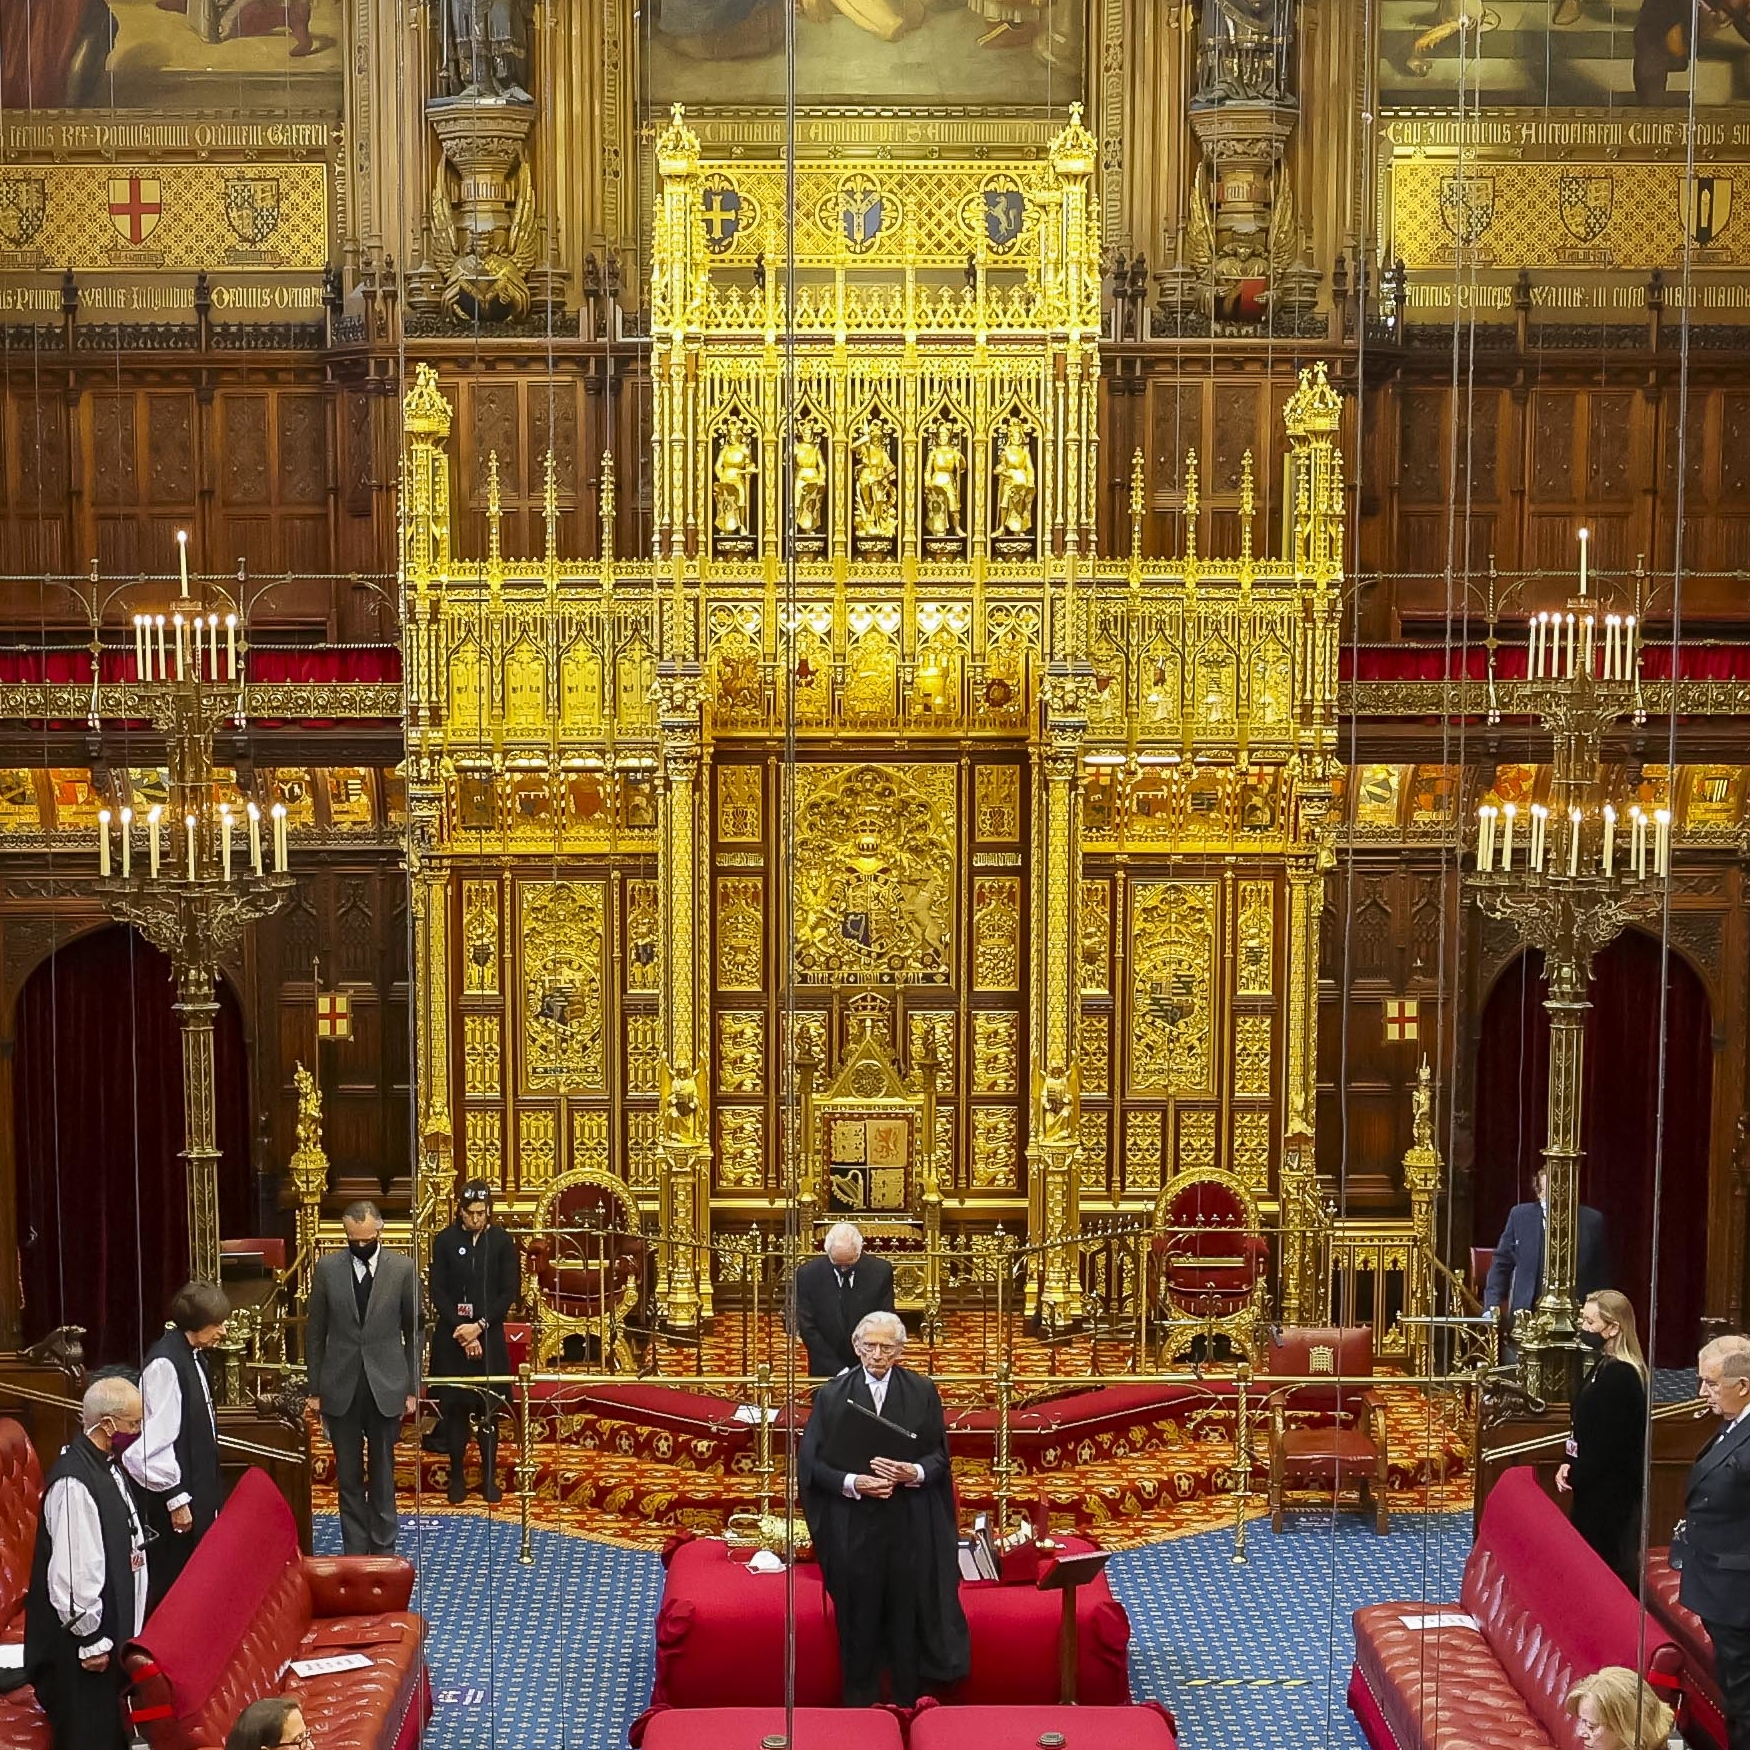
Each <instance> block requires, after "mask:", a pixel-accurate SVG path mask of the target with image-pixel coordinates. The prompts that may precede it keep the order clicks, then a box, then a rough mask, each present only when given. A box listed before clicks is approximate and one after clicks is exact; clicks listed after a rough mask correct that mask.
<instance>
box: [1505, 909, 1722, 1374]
mask: <svg viewBox="0 0 1750 1750" xmlns="http://www.w3.org/2000/svg"><path fill="white" fill-rule="evenodd" d="M1663 964H1664V969H1665V972H1666V976H1667V978H1668V994H1667V999H1666V1017H1665V1027H1666V1049H1665V1059H1664V1071H1665V1126H1664V1128H1665V1147H1664V1160H1663V1163H1662V1172H1663V1186H1664V1192H1663V1201H1662V1207H1661V1210H1660V1238H1659V1321H1658V1329H1657V1334H1656V1339H1655V1340H1656V1345H1657V1354H1656V1355H1655V1356H1654V1357H1653V1359H1654V1360H1655V1362H1656V1363H1657V1364H1658V1365H1659V1366H1661V1367H1680V1366H1689V1365H1692V1364H1693V1362H1694V1360H1695V1348H1696V1340H1697V1330H1698V1327H1699V1323H1700V1319H1701V1313H1702V1304H1703V1289H1704V1287H1705V1282H1704V1271H1703V1268H1702V1260H1701V1258H1700V1257H1699V1256H1698V1254H1697V1250H1696V1236H1697V1235H1698V1234H1701V1233H1704V1232H1705V1231H1706V1228H1707V1207H1708V1132H1709V1125H1710V1118H1711V1112H1712V1102H1713V1025H1712V1017H1711V1015H1710V1013H1709V1009H1708V1000H1707V991H1706V990H1705V988H1704V987H1703V985H1702V982H1701V980H1700V978H1698V977H1697V976H1696V974H1695V972H1694V971H1693V970H1691V968H1690V967H1689V966H1688V964H1687V963H1686V962H1685V961H1684V960H1682V959H1681V958H1680V957H1679V956H1678V955H1676V954H1675V953H1673V954H1672V955H1670V956H1669V958H1668V959H1667V960H1665V961H1664V963H1663ZM1660 971H1661V957H1660V950H1659V944H1658V942H1657V941H1656V940H1654V938H1653V937H1651V936H1648V935H1644V934H1643V933H1642V932H1640V931H1639V930H1629V931H1627V932H1625V933H1624V934H1623V935H1622V936H1619V937H1618V938H1617V940H1616V941H1615V942H1613V943H1612V944H1611V945H1610V946H1609V947H1608V948H1606V949H1605V950H1604V952H1603V953H1602V954H1600V955H1599V956H1598V958H1597V960H1596V961H1594V962H1593V980H1592V1005H1593V1006H1592V1012H1591V1014H1590V1015H1588V1016H1587V1025H1586V1061H1585V1117H1584V1120H1583V1125H1582V1132H1581V1146H1582V1148H1583V1149H1584V1150H1585V1158H1584V1159H1583V1160H1582V1161H1581V1163H1580V1196H1581V1199H1582V1200H1583V1201H1584V1202H1587V1203H1590V1204H1591V1205H1592V1206H1593V1207H1594V1208H1595V1209H1598V1210H1601V1211H1602V1212H1603V1215H1604V1223H1605V1231H1606V1234H1607V1235H1608V1238H1609V1242H1610V1255H1611V1260H1612V1263H1613V1265H1614V1268H1615V1272H1616V1279H1617V1280H1616V1286H1617V1287H1618V1288H1620V1289H1621V1290H1622V1291H1623V1292H1624V1293H1625V1294H1627V1295H1628V1297H1629V1299H1630V1300H1631V1301H1633V1303H1634V1307H1635V1316H1636V1317H1637V1319H1638V1320H1639V1321H1640V1326H1641V1336H1642V1339H1643V1341H1644V1340H1645V1338H1646V1335H1647V1331H1648V1313H1649V1310H1650V1300H1651V1294H1650V1289H1651V1282H1652V1269H1653V1216H1654V1207H1653V1203H1654V1199H1653V1159H1654V1139H1655V1134H1656V1125H1657V1114H1658V1101H1659V1069H1660V1058H1659V979H1660ZM1543 994H1544V993H1543V956H1542V955H1541V954H1540V953H1538V952H1537V951H1535V950H1533V951H1531V952H1530V953H1527V954H1524V955H1521V956H1520V958H1519V959H1517V960H1516V961H1514V962H1513V964H1512V965H1510V966H1509V967H1508V968H1507V970H1506V972H1504V973H1503V974H1502V975H1501V979H1500V982H1499V983H1497V984H1496V986H1495V989H1494V991H1493V992H1492V993H1491V995H1490V997H1489V1001H1488V1005H1487V1007H1486V1008H1485V1010H1484V1012H1483V1027H1482V1037H1481V1040H1480V1041H1479V1044H1478V1049H1477V1085H1476V1095H1475V1105H1474V1110H1475V1112H1476V1144H1477V1146H1476V1182H1475V1201H1474V1208H1475V1211H1476V1221H1475V1239H1476V1243H1477V1244H1478V1245H1492V1244H1493V1243H1494V1240H1495V1236H1496V1235H1497V1234H1499V1233H1500V1231H1501V1227H1502V1224H1503V1223H1504V1222H1505V1220H1506V1218H1507V1211H1508V1209H1509V1208H1510V1207H1511V1206H1512V1205H1513V1204H1515V1203H1518V1202H1523V1201H1525V1200H1526V1199H1528V1198H1529V1197H1530V1196H1531V1176H1532V1174H1533V1172H1534V1171H1535V1170H1536V1168H1537V1166H1538V1165H1539V1164H1540V1161H1541V1151H1542V1148H1543V1141H1544V1120H1545V1115H1546V1113H1547V1111H1548V1107H1549V1083H1548V1077H1549V1017H1548V1016H1547V1015H1546V1014H1545V1012H1544V1008H1543Z"/></svg>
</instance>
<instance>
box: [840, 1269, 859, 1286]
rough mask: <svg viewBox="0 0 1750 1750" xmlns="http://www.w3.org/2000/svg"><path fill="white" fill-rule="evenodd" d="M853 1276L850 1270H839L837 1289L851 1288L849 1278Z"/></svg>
mask: <svg viewBox="0 0 1750 1750" xmlns="http://www.w3.org/2000/svg"><path fill="white" fill-rule="evenodd" d="M854 1274H855V1272H854V1271H851V1270H841V1271H840V1272H839V1287H840V1288H849V1287H850V1286H851V1277H852V1276H853V1275H854Z"/></svg>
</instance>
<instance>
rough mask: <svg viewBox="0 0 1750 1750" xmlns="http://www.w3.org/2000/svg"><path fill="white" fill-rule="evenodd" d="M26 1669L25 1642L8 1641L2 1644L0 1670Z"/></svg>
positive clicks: (0, 1648)
mask: <svg viewBox="0 0 1750 1750" xmlns="http://www.w3.org/2000/svg"><path fill="white" fill-rule="evenodd" d="M23 1669H24V1642H23V1641H8V1642H6V1644H5V1645H4V1646H0V1671H22V1670H23Z"/></svg>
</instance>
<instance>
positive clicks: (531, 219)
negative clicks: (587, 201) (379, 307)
mask: <svg viewBox="0 0 1750 1750" xmlns="http://www.w3.org/2000/svg"><path fill="white" fill-rule="evenodd" d="M449 175H450V173H449V166H448V164H447V162H446V161H444V160H442V159H440V160H439V161H438V168H437V178H436V180H435V181H434V182H433V184H432V190H431V205H430V208H429V215H428V216H429V218H430V223H431V248H430V259H431V263H432V265H433V266H434V267H435V268H436V269H437V270H438V272H439V273H441V274H442V275H443V276H444V289H443V293H442V302H443V307H444V308H445V309H446V310H447V311H448V312H449V313H450V315H451V316H453V317H454V318H455V319H456V321H458V322H474V321H482V322H502V321H506V320H512V321H514V320H519V319H520V318H522V317H524V316H526V315H528V313H529V305H530V302H531V295H530V292H529V278H528V276H529V272H530V270H531V269H532V268H533V267H534V265H535V260H536V258H537V256H538V255H539V254H540V248H541V222H540V216H539V214H538V213H537V212H536V209H535V196H534V184H533V179H532V178H531V177H530V175H529V166H528V164H527V162H526V161H524V162H523V163H521V164H519V165H518V166H517V171H516V175H515V176H513V177H512V178H511V187H510V192H511V209H510V225H509V228H508V229H506V228H504V227H498V228H495V229H494V230H492V231H490V232H488V233H486V234H484V235H481V234H479V233H476V232H474V231H472V230H468V229H465V228H464V229H458V227H457V224H456V209H455V207H454V205H453V204H452V203H451V200H450V185H449Z"/></svg>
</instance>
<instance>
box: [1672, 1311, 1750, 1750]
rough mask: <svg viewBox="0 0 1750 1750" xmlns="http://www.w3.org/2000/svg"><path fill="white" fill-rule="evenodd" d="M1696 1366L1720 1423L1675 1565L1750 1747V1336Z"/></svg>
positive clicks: (1698, 1465) (1696, 1484)
mask: <svg viewBox="0 0 1750 1750" xmlns="http://www.w3.org/2000/svg"><path fill="white" fill-rule="evenodd" d="M1697 1365H1698V1367H1699V1370H1700V1373H1701V1395H1702V1396H1703V1397H1704V1398H1705V1399H1706V1400H1707V1404H1708V1408H1709V1409H1711V1410H1712V1411H1713V1412H1714V1414H1715V1415H1716V1416H1718V1417H1719V1418H1720V1424H1721V1425H1720V1431H1719V1433H1717V1434H1716V1435H1715V1436H1714V1437H1713V1439H1712V1440H1711V1441H1709V1442H1708V1444H1707V1445H1706V1446H1704V1447H1703V1448H1702V1450H1701V1456H1700V1457H1699V1458H1698V1459H1697V1460H1696V1461H1695V1463H1694V1464H1693V1465H1691V1466H1690V1469H1689V1486H1688V1494H1687V1496H1686V1498H1685V1500H1684V1507H1683V1521H1682V1523H1681V1524H1680V1525H1679V1526H1678V1528H1677V1530H1676V1532H1675V1533H1674V1534H1673V1536H1672V1540H1671V1565H1672V1566H1673V1567H1677V1566H1679V1565H1681V1567H1682V1570H1683V1580H1682V1585H1681V1589H1680V1591H1679V1593H1678V1596H1679V1597H1680V1598H1681V1599H1682V1601H1683V1603H1684V1605H1685V1606H1686V1607H1687V1608H1688V1609H1690V1610H1693V1611H1694V1612H1695V1614H1696V1615H1697V1616H1699V1617H1700V1618H1701V1620H1702V1622H1703V1623H1704V1624H1705V1625H1706V1627H1707V1632H1708V1638H1709V1639H1710V1640H1711V1641H1712V1642H1713V1644H1714V1670H1715V1672H1716V1674H1717V1675H1718V1677H1719V1682H1720V1696H1721V1699H1722V1700H1723V1701H1724V1703H1725V1715H1726V1737H1727V1746H1728V1750H1750V1337H1716V1338H1715V1339H1714V1340H1713V1342H1711V1343H1709V1344H1708V1345H1707V1347H1706V1348H1705V1349H1703V1350H1702V1352H1701V1355H1700V1357H1699V1358H1698V1363H1697Z"/></svg>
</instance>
